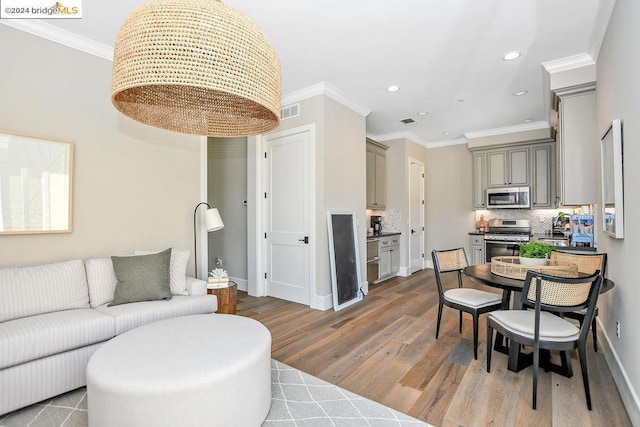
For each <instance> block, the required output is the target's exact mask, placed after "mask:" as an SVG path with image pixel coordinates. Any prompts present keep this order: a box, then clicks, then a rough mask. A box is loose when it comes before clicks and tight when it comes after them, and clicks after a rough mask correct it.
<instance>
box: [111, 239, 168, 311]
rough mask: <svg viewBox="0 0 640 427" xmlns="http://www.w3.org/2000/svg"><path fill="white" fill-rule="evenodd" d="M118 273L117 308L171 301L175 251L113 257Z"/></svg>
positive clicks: (114, 299)
mask: <svg viewBox="0 0 640 427" xmlns="http://www.w3.org/2000/svg"><path fill="white" fill-rule="evenodd" d="M111 261H112V262H113V270H114V271H115V273H116V279H118V281H117V283H116V290H115V292H114V293H113V304H112V305H118V304H126V303H130V302H139V301H155V300H162V299H164V300H169V299H171V287H170V281H169V265H170V263H171V248H169V249H167V250H164V251H162V252H159V253H157V254H152V255H138V256H127V257H120V256H112V257H111Z"/></svg>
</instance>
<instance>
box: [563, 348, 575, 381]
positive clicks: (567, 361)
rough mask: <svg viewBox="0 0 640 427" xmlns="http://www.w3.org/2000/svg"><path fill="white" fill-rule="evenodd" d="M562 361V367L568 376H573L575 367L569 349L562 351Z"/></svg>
mask: <svg viewBox="0 0 640 427" xmlns="http://www.w3.org/2000/svg"><path fill="white" fill-rule="evenodd" d="M560 361H561V362H562V369H564V371H565V373H566V376H567V377H568V378H571V377H572V376H573V369H572V368H571V353H570V352H569V351H561V352H560Z"/></svg>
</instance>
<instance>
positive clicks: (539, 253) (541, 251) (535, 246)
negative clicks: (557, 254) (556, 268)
mask: <svg viewBox="0 0 640 427" xmlns="http://www.w3.org/2000/svg"><path fill="white" fill-rule="evenodd" d="M554 250H555V248H554V247H553V246H551V245H547V244H546V243H542V242H538V241H536V240H532V241H530V242H527V243H523V244H521V245H520V258H537V259H546V258H549V257H551V252H553V251H554Z"/></svg>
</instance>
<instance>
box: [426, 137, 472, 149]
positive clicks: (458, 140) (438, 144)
mask: <svg viewBox="0 0 640 427" xmlns="http://www.w3.org/2000/svg"><path fill="white" fill-rule="evenodd" d="M468 143H469V140H468V139H467V138H456V139H448V140H444V141H435V142H430V143H428V144H427V148H440V147H451V146H454V145H463V144H464V145H466V144H468Z"/></svg>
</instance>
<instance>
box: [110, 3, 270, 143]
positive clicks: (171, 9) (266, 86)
mask: <svg viewBox="0 0 640 427" xmlns="http://www.w3.org/2000/svg"><path fill="white" fill-rule="evenodd" d="M280 85H281V74H280V63H279V61H278V57H277V55H276V52H275V50H274V48H273V46H272V45H271V43H270V42H269V40H268V39H267V37H266V36H265V35H264V34H263V33H262V31H260V29H259V28H258V27H257V26H256V25H255V24H254V23H253V22H251V21H250V20H249V19H248V18H247V17H246V16H244V15H242V14H241V13H240V12H238V11H237V10H235V9H233V8H232V7H229V6H227V5H225V4H223V3H222V2H221V1H219V0H151V1H149V2H147V3H145V4H143V5H142V6H140V7H139V8H138V9H136V10H135V11H134V12H133V13H132V14H131V15H130V16H129V17H128V18H127V19H126V20H125V22H124V24H123V25H122V28H120V32H119V33H118V36H117V38H116V43H115V47H114V52H113V76H112V85H111V101H112V102H113V105H115V107H116V108H117V109H118V110H119V111H121V112H122V113H123V114H124V115H126V116H128V117H131V118H132V119H134V120H137V121H139V122H142V123H146V124H149V125H151V126H155V127H159V128H163V129H169V130H172V131H176V132H182V133H188V134H193V135H208V136H245V135H255V134H258V133H264V132H267V131H269V130H271V129H273V128H275V127H276V126H278V124H279V123H280Z"/></svg>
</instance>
